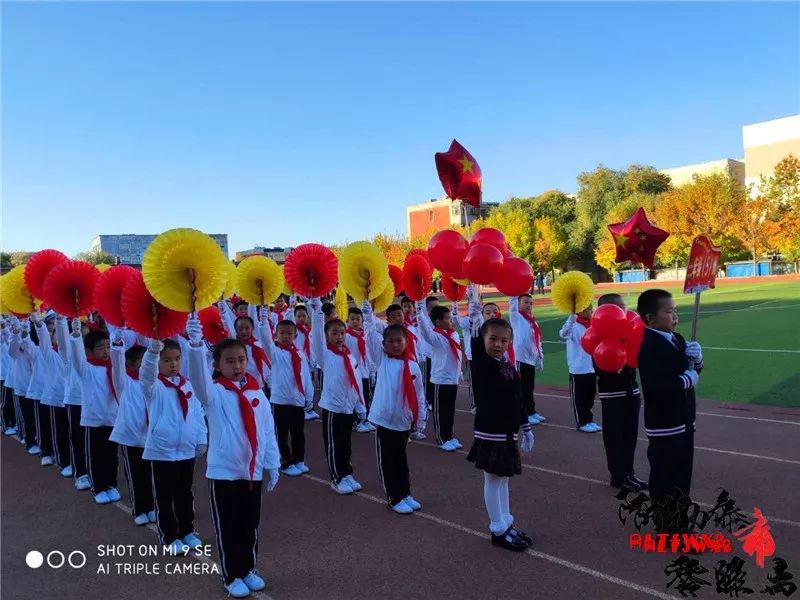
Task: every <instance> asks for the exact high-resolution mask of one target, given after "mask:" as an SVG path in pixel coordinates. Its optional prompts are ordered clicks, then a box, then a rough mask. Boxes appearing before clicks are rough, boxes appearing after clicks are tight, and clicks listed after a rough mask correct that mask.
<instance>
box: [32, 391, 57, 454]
mask: <svg viewBox="0 0 800 600" xmlns="http://www.w3.org/2000/svg"><path fill="white" fill-rule="evenodd" d="M33 403H34V406H35V407H36V441H37V442H38V443H39V448H41V450H42V456H43V457H44V456H51V457H52V456H53V430H52V427H51V422H50V407H49V406H47V404H42V401H41V400H34V401H33Z"/></svg>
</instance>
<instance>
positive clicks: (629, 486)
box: [611, 477, 642, 494]
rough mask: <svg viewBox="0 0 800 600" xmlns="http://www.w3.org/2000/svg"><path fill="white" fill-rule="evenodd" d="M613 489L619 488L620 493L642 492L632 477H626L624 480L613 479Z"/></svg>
mask: <svg viewBox="0 0 800 600" xmlns="http://www.w3.org/2000/svg"><path fill="white" fill-rule="evenodd" d="M611 487H613V488H617V489H618V490H619V491H620V493H628V494H633V493H635V492H641V491H642V488H641V486H640V485H639V484H638V483H636V482H635V481H634V480H633V479H631V478H630V477H625V478H624V479H618V478H616V477H612V478H611Z"/></svg>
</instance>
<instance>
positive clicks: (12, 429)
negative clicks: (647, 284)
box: [3, 427, 17, 435]
mask: <svg viewBox="0 0 800 600" xmlns="http://www.w3.org/2000/svg"><path fill="white" fill-rule="evenodd" d="M3 435H17V428H16V427H6V430H5V431H4V432H3Z"/></svg>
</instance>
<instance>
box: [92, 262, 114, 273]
mask: <svg viewBox="0 0 800 600" xmlns="http://www.w3.org/2000/svg"><path fill="white" fill-rule="evenodd" d="M95 268H96V269H97V270H98V271H100V272H101V273H105V272H106V271H108V270H109V269H110V268H111V265H107V264H106V263H100V264H99V265H95Z"/></svg>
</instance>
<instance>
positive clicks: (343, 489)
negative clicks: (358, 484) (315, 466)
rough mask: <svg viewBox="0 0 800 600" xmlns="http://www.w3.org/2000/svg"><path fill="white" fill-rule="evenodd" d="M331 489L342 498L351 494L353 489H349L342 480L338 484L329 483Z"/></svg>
mask: <svg viewBox="0 0 800 600" xmlns="http://www.w3.org/2000/svg"><path fill="white" fill-rule="evenodd" d="M331 489H332V490H333V491H334V492H336V493H337V494H341V495H342V496H345V495H347V494H352V493H353V488H351V487H350V484H349V483H347V482H346V481H345V480H344V479H342V480H341V481H340V482H339V483H334V482H332V481H331Z"/></svg>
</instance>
